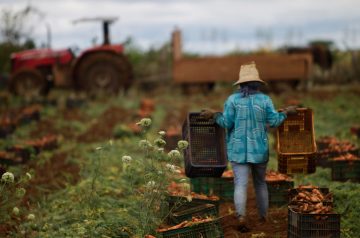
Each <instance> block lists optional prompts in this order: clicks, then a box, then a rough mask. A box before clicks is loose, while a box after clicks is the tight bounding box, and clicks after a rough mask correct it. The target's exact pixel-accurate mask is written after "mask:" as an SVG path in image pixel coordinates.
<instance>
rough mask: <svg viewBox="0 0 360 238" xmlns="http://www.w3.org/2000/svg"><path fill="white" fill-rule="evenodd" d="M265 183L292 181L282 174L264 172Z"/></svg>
mask: <svg viewBox="0 0 360 238" xmlns="http://www.w3.org/2000/svg"><path fill="white" fill-rule="evenodd" d="M265 180H266V182H275V181H292V178H291V177H289V176H287V175H286V174H282V173H279V172H276V171H273V170H269V171H266V178H265Z"/></svg>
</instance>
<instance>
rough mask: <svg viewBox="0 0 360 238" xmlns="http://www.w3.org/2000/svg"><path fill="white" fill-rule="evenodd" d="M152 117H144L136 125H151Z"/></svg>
mask: <svg viewBox="0 0 360 238" xmlns="http://www.w3.org/2000/svg"><path fill="white" fill-rule="evenodd" d="M151 122H152V121H151V119H150V118H143V119H141V120H140V121H139V122H137V123H136V125H139V126H141V127H149V126H151Z"/></svg>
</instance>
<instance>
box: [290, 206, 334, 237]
mask: <svg viewBox="0 0 360 238" xmlns="http://www.w3.org/2000/svg"><path fill="white" fill-rule="evenodd" d="M288 238H340V215H339V214H335V213H333V214H305V213H298V212H295V211H294V210H293V209H291V207H289V209H288Z"/></svg>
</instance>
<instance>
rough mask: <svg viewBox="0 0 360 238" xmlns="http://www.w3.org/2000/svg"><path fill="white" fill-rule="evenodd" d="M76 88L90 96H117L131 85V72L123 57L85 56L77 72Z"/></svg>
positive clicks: (113, 55) (109, 55)
mask: <svg viewBox="0 0 360 238" xmlns="http://www.w3.org/2000/svg"><path fill="white" fill-rule="evenodd" d="M76 71H77V72H75V74H76V75H77V77H76V86H77V88H78V89H82V90H85V91H87V92H88V93H89V94H99V93H106V94H108V93H110V94H116V93H118V92H119V91H120V89H124V91H126V90H127V89H128V87H129V85H130V80H131V77H130V75H131V70H130V69H129V67H128V63H127V62H126V59H125V58H124V57H122V56H121V55H115V54H109V53H96V54H93V55H89V56H85V58H84V59H83V61H82V62H81V63H80V65H79V67H78V68H77V70H76Z"/></svg>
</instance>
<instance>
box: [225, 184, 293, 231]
mask: <svg viewBox="0 0 360 238" xmlns="http://www.w3.org/2000/svg"><path fill="white" fill-rule="evenodd" d="M255 198H256V197H255V191H254V188H253V184H252V181H249V186H248V199H247V207H246V208H247V216H248V224H249V228H250V231H249V232H246V233H241V232H240V231H238V221H237V218H236V216H235V214H232V215H228V214H229V211H235V207H234V203H233V202H227V203H224V204H221V206H220V216H221V217H223V218H222V219H221V225H222V227H223V229H224V236H225V237H226V238H236V237H244V238H254V237H261V238H263V237H266V238H275V237H276V238H285V237H287V208H286V207H280V208H275V207H274V208H273V207H271V208H270V209H269V213H268V218H267V221H266V222H265V223H260V222H259V216H258V211H257V207H256V199H255Z"/></svg>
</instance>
